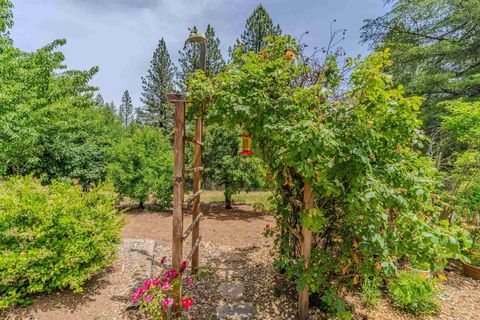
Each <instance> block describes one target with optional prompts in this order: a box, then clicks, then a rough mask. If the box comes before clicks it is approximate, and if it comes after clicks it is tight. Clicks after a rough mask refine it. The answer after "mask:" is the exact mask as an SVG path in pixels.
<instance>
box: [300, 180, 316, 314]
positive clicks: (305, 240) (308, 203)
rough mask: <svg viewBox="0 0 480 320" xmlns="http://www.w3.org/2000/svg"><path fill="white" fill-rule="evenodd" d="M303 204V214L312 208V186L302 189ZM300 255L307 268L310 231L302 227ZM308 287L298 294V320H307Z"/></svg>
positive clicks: (309, 250) (310, 248)
mask: <svg viewBox="0 0 480 320" xmlns="http://www.w3.org/2000/svg"><path fill="white" fill-rule="evenodd" d="M303 203H304V208H303V210H304V212H307V211H308V209H311V208H313V207H314V203H315V201H314V199H313V194H312V185H311V184H309V183H305V185H304V187H303ZM300 253H301V255H302V257H303V258H304V259H306V260H307V263H306V264H305V266H304V268H305V269H306V268H308V260H310V256H311V253H312V230H309V229H308V228H306V227H305V226H303V225H302V239H301V241H300ZM308 296H309V293H308V285H307V286H305V288H303V290H302V291H300V292H299V294H298V318H299V319H300V320H305V319H308V309H309V307H308Z"/></svg>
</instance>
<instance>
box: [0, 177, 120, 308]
mask: <svg viewBox="0 0 480 320" xmlns="http://www.w3.org/2000/svg"><path fill="white" fill-rule="evenodd" d="M0 199H2V200H1V202H0V297H1V300H0V308H2V307H7V306H8V305H11V304H14V303H18V304H22V305H24V304H28V303H29V302H30V300H29V298H28V295H29V294H32V293H42V292H51V291H52V290H55V289H63V288H67V289H72V290H74V291H76V292H79V291H82V287H83V285H84V284H85V282H86V281H87V280H88V279H90V278H91V277H92V276H93V275H94V274H96V273H98V272H99V271H101V270H102V269H104V268H105V267H106V266H108V265H109V264H110V263H111V262H112V260H113V259H114V257H115V251H116V247H117V244H118V243H119V242H120V229H121V227H122V224H123V222H122V220H121V219H119V216H118V215H117V211H116V210H115V209H114V204H115V194H114V193H113V192H112V190H111V188H110V187H109V186H107V185H102V186H99V187H98V188H95V189H93V190H91V191H90V192H83V191H82V189H81V188H80V187H77V186H72V185H71V184H69V183H66V182H55V181H54V182H53V183H52V184H51V185H49V186H43V185H41V183H40V181H39V180H37V179H35V178H33V177H31V176H27V177H12V178H10V179H8V180H7V181H4V182H0Z"/></svg>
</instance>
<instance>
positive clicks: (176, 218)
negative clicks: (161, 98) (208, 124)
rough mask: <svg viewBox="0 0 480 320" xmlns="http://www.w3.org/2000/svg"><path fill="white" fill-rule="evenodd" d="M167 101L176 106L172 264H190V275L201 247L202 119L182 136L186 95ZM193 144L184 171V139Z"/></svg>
mask: <svg viewBox="0 0 480 320" xmlns="http://www.w3.org/2000/svg"><path fill="white" fill-rule="evenodd" d="M167 98H168V101H169V102H171V103H173V104H174V105H175V120H174V121H175V140H174V147H173V148H174V184H173V241H172V267H173V268H174V269H176V270H180V267H181V264H182V261H187V263H189V264H190V265H191V270H192V274H195V273H197V271H198V265H199V257H200V255H199V247H200V241H201V236H200V219H201V217H202V216H203V213H202V212H200V195H201V193H202V191H203V190H202V189H201V182H202V171H203V167H202V152H203V119H201V118H197V119H196V120H195V136H194V137H187V136H186V135H185V95H184V94H179V93H171V94H168V95H167ZM186 141H188V142H192V143H193V144H194V150H193V165H192V167H191V168H189V169H186V170H185V142H186ZM186 173H192V174H193V195H192V196H191V197H190V198H189V199H188V200H187V201H184V200H185V199H184V194H185V174H186ZM190 204H192V222H191V224H190V226H189V227H188V228H187V229H186V230H184V228H183V206H184V205H190ZM190 234H192V245H191V249H190V252H189V253H188V255H187V256H186V258H185V259H184V258H183V242H184V241H185V240H187V238H188V237H189V235H190ZM181 297H182V292H181V288H179V290H178V292H176V293H175V306H176V308H177V310H179V309H178V308H180V306H181V303H180V301H181Z"/></svg>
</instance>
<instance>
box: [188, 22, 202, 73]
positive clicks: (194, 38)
mask: <svg viewBox="0 0 480 320" xmlns="http://www.w3.org/2000/svg"><path fill="white" fill-rule="evenodd" d="M188 30H190V35H189V36H188V38H187V42H191V43H198V44H199V45H200V61H199V64H198V69H200V70H203V72H207V46H206V42H207V37H206V36H205V34H204V33H198V30H197V27H196V26H193V27H192V28H189V29H188Z"/></svg>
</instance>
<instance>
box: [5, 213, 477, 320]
mask: <svg viewBox="0 0 480 320" xmlns="http://www.w3.org/2000/svg"><path fill="white" fill-rule="evenodd" d="M189 218H190V217H189V216H187V217H186V219H185V221H189V220H188V219H189ZM126 220H127V224H126V226H125V228H124V229H123V236H124V238H128V239H132V238H134V237H136V238H138V240H129V241H126V242H124V243H123V244H122V245H121V246H120V252H119V257H118V259H117V260H116V261H115V262H114V263H113V264H112V265H111V266H110V267H109V268H108V269H107V270H106V271H105V272H103V273H102V274H100V275H98V276H97V277H95V278H94V279H92V280H91V281H90V282H89V284H88V285H87V287H86V288H85V292H84V293H82V294H74V293H71V292H56V293H53V294H51V295H44V296H41V297H39V298H38V299H37V300H36V301H35V302H34V303H33V304H32V305H30V306H28V307H26V308H20V307H17V308H14V309H10V310H8V311H7V312H3V314H0V318H2V317H4V318H5V319H22V320H23V319H38V320H42V319H48V320H56V319H59V320H64V319H66V318H68V319H99V320H100V319H135V318H142V315H141V314H140V312H139V311H135V310H134V311H125V304H126V302H127V301H128V299H129V297H130V295H131V292H132V290H133V287H134V286H135V285H136V284H137V283H138V282H139V281H141V280H142V279H144V278H145V277H146V274H147V273H148V272H149V268H150V266H151V262H150V261H149V252H148V251H149V248H148V247H149V245H148V244H147V243H145V242H144V240H143V239H152V240H155V241H156V246H155V257H156V259H160V257H161V256H164V255H167V256H168V255H169V250H170V248H169V242H170V239H171V216H170V215H169V214H158V213H153V212H144V213H140V212H131V213H129V214H128V215H127V217H126ZM273 224H274V219H273V217H271V216H269V215H265V214H263V213H257V212H254V210H253V209H252V207H251V206H250V205H237V206H235V208H234V209H233V210H229V211H226V210H223V209H221V206H220V205H211V206H210V214H208V215H207V216H206V218H205V219H204V220H203V221H202V224H201V230H202V231H201V232H202V235H203V236H204V241H203V243H202V247H201V265H202V276H201V279H200V281H199V282H198V283H197V285H196V286H195V287H194V289H193V290H192V291H191V294H192V297H194V300H195V304H194V307H193V308H192V309H191V311H190V313H189V316H188V318H189V319H195V320H197V319H198V320H200V319H216V310H217V308H218V306H219V305H222V304H224V303H228V302H229V301H226V300H225V299H224V298H222V296H221V295H220V293H219V292H218V290H217V287H218V286H219V285H220V284H222V283H225V282H228V281H229V279H226V278H228V273H229V272H230V271H231V269H232V268H236V269H241V270H242V271H241V274H242V276H241V277H240V279H239V280H238V281H241V283H242V284H243V285H244V287H245V290H244V295H243V297H242V298H241V300H242V301H244V302H249V303H253V305H254V306H255V309H256V312H257V318H258V319H294V318H295V312H296V306H295V305H296V301H297V296H296V292H295V290H294V288H293V286H291V285H290V284H289V283H288V282H287V281H285V279H283V277H282V276H281V275H279V274H278V273H276V272H275V271H274V268H273V267H272V262H273V260H272V257H271V255H270V253H271V252H272V243H271V241H270V240H265V239H264V238H263V236H262V231H263V229H264V228H265V226H266V225H273ZM185 251H188V248H187V247H186V248H185ZM158 270H159V269H158V267H156V266H155V265H153V271H152V272H153V273H157V272H158ZM446 276H447V278H448V281H446V282H443V283H442V284H441V289H442V291H443V292H444V293H443V294H442V295H441V298H442V299H443V300H441V301H440V313H439V314H438V315H437V316H434V317H426V318H425V319H478V318H480V311H479V310H478V306H479V305H480V281H475V280H471V279H469V278H466V277H464V276H463V275H462V274H461V273H460V271H452V272H447V273H446ZM345 296H346V300H347V301H348V302H350V303H351V304H353V305H354V306H355V310H356V311H355V314H356V318H358V319H415V318H414V317H411V316H408V315H406V314H404V313H401V312H399V311H397V310H395V309H394V308H393V307H392V306H391V305H390V303H389V301H388V299H386V298H383V299H382V300H381V302H380V304H379V305H378V306H377V307H375V308H365V307H363V306H362V305H361V302H360V298H359V296H358V294H351V293H348V294H345ZM312 313H313V314H314V316H313V317H312V319H320V318H321V315H322V314H321V313H320V312H319V311H318V310H315V308H313V310H312Z"/></svg>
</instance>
